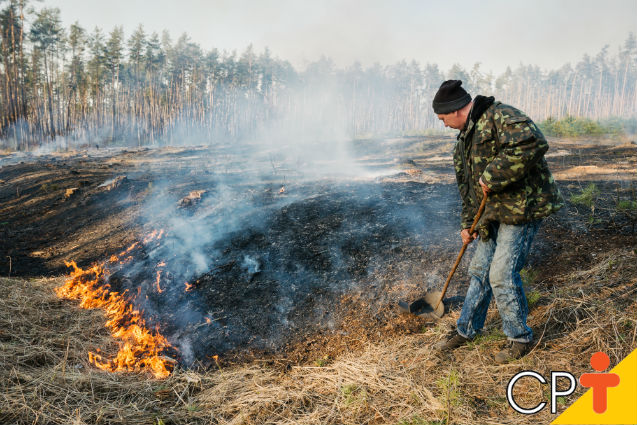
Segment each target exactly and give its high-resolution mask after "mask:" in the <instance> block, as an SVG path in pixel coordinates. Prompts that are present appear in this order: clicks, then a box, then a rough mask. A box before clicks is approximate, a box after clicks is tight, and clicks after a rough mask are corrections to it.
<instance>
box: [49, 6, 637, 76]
mask: <svg viewBox="0 0 637 425" xmlns="http://www.w3.org/2000/svg"><path fill="white" fill-rule="evenodd" d="M43 5H44V6H45V7H59V8H60V10H61V16H62V20H63V22H64V25H65V26H66V27H68V25H70V24H71V23H73V22H75V21H76V20H77V21H79V22H80V25H82V26H83V27H84V28H87V29H89V30H92V29H93V28H94V27H95V26H99V27H100V28H102V29H103V30H104V31H105V32H109V31H110V30H111V29H112V28H113V27H114V26H115V25H122V26H123V27H124V31H125V33H126V36H127V37H128V36H129V35H130V34H131V33H132V31H133V30H134V29H135V28H136V27H137V25H138V24H140V23H141V24H143V25H144V28H145V30H146V32H147V33H150V32H152V31H157V32H158V33H159V34H161V31H162V30H163V29H167V30H168V31H170V34H171V36H172V38H173V40H176V39H177V37H178V36H179V35H181V34H182V33H184V32H186V33H188V34H189V35H190V37H191V39H192V40H193V41H195V42H197V43H199V45H201V47H203V48H204V49H206V50H208V49H211V48H213V47H216V48H218V49H219V50H228V51H230V50H233V49H236V50H237V51H238V52H241V51H242V50H244V49H245V47H246V46H247V45H249V44H250V43H252V44H253V45H254V47H255V49H256V50H257V52H261V51H262V50H263V48H264V47H265V46H268V47H269V48H270V50H271V51H272V53H273V55H274V56H278V57H279V58H281V59H287V60H289V61H290V62H291V63H292V64H293V65H294V66H295V67H299V68H303V67H304V65H305V64H307V62H309V61H313V60H316V59H318V58H320V57H321V55H325V56H329V57H331V58H332V59H333V60H334V62H335V63H336V64H337V65H338V66H341V67H344V66H348V65H350V64H351V63H352V62H354V61H355V60H358V61H360V62H361V63H362V64H363V65H365V66H366V65H370V64H372V63H374V62H380V63H381V64H390V63H394V62H396V61H399V60H401V59H408V60H409V59H416V60H418V61H419V62H421V63H426V62H432V63H437V64H438V65H440V66H441V68H442V69H443V70H445V71H446V70H448V69H449V68H450V66H451V65H452V64H453V63H460V64H461V65H463V66H465V67H471V66H472V65H473V64H474V63H475V62H481V63H482V69H483V70H485V71H488V70H492V71H494V72H495V73H500V72H502V71H503V70H504V69H505V68H506V66H507V65H511V66H512V67H515V66H517V65H518V64H519V63H521V62H523V63H525V64H529V63H532V64H537V65H540V66H541V67H542V68H545V69H547V68H557V67H559V66H561V65H563V64H564V63H566V62H571V63H574V62H576V61H578V60H579V59H580V58H581V57H582V55H583V54H584V53H589V54H591V55H595V54H596V53H598V52H599V50H600V49H601V48H602V47H603V46H604V45H606V44H609V45H610V48H611V50H610V53H612V54H614V53H615V52H616V51H617V48H618V46H619V45H621V44H622V43H623V42H624V40H625V39H626V37H627V36H628V33H629V32H630V31H632V32H635V33H637V0H526V1H516V0H509V1H504V0H497V1H496V0H483V1H469V0H449V1H442V0H441V1H425V0H420V1H417V0H412V1H407V0H384V1H381V0H311V1H308V0H278V1H274V0H208V1H206V0H155V1H152V0H99V1H98V0H45V1H44V3H43ZM39 7H41V6H39Z"/></svg>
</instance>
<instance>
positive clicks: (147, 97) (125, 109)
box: [0, 0, 637, 150]
mask: <svg viewBox="0 0 637 425" xmlns="http://www.w3.org/2000/svg"><path fill="white" fill-rule="evenodd" d="M26 3H27V0H4V1H3V0H0V5H1V4H4V7H3V8H2V9H1V10H0V30H1V35H2V38H1V46H0V47H1V49H0V102H1V103H0V139H2V141H3V145H4V146H5V147H6V148H10V149H19V150H31V149H34V148H37V147H40V146H41V145H44V144H46V143H48V142H49V141H51V140H53V139H56V138H57V139H58V140H59V139H62V140H64V141H65V142H68V143H73V142H74V141H75V142H80V143H84V144H98V145H100V146H107V145H111V144H127V145H179V144H183V143H198V144H207V143H211V142H215V141H219V140H223V141H232V140H239V139H245V138H250V137H258V135H259V134H261V133H260V132H261V131H263V130H264V129H265V128H268V129H270V130H271V129H272V128H274V129H277V128H278V129H279V130H281V131H283V130H284V129H285V128H287V127H289V126H291V125H293V126H295V128H297V129H299V131H300V132H301V134H303V133H311V132H320V129H321V128H322V127H325V126H339V127H342V128H343V131H344V132H345V134H346V136H348V137H362V136H365V135H376V134H405V133H410V132H418V131H422V130H424V129H428V128H440V124H439V122H438V120H437V118H436V116H435V115H434V114H433V113H432V112H431V107H430V105H431V100H432V97H433V95H434V94H435V91H436V89H437V88H438V86H439V85H440V83H441V82H442V81H443V80H445V79H448V78H457V79H462V80H463V81H464V84H465V86H466V87H467V89H468V90H469V91H470V92H471V93H472V94H474V95H475V94H485V95H490V94H491V95H495V96H496V98H497V99H499V100H502V101H504V102H507V103H510V104H512V105H515V106H517V107H519V108H521V109H523V110H525V111H526V112H527V113H528V114H529V115H531V116H532V117H533V118H534V119H535V120H540V119H545V118H548V117H552V118H555V119H560V118H562V117H566V116H578V117H589V118H594V119H602V118H607V117H635V116H637V40H636V38H635V35H634V34H632V33H631V34H629V35H628V37H627V38H626V40H625V42H624V43H623V45H622V46H620V47H619V48H618V49H617V51H616V52H615V53H613V54H611V52H610V48H609V47H608V46H606V47H604V48H603V49H602V50H601V51H600V52H599V53H598V54H596V55H595V56H588V55H585V56H584V57H583V58H582V59H581V60H580V61H579V62H578V63H576V64H575V65H571V64H566V65H564V66H562V67H561V68H559V69H557V70H549V71H545V70H542V69H540V68H539V67H538V66H535V65H519V66H518V67H517V68H515V69H511V68H508V69H507V70H506V72H504V73H502V74H501V75H498V76H495V75H493V74H492V73H485V72H483V71H482V70H481V67H480V64H479V63H477V64H475V65H474V66H473V67H472V68H471V69H464V68H463V67H462V66H460V65H454V66H453V67H452V68H451V69H450V70H448V71H447V72H443V71H442V70H441V69H440V68H439V67H438V66H437V65H436V64H431V63H428V64H425V65H421V64H419V63H418V62H416V61H401V62H398V63H396V64H392V65H387V66H382V65H380V64H375V65H373V66H370V67H367V68H363V67H362V66H361V65H360V64H359V63H354V64H353V65H352V66H350V67H348V68H346V69H338V68H337V67H335V66H334V64H333V63H332V61H331V60H329V59H328V58H324V57H323V58H321V59H319V60H317V61H315V62H313V63H310V64H309V65H308V66H307V67H306V69H304V70H302V71H300V70H296V69H295V68H294V67H293V66H292V65H291V64H290V63H289V62H288V61H285V60H282V59H279V58H277V57H274V56H273V55H272V53H271V52H270V51H269V50H268V49H267V48H266V49H265V50H264V51H262V52H255V51H254V49H253V47H252V46H248V47H247V48H246V49H245V50H244V51H243V52H242V53H240V54H237V53H236V52H234V51H233V52H220V51H219V50H217V49H212V50H209V51H206V50H204V49H202V48H201V47H200V46H199V45H198V44H197V43H195V42H193V41H191V40H190V38H189V37H188V35H187V34H183V35H181V36H180V37H179V38H177V39H176V40H173V39H172V38H171V36H170V34H169V33H168V32H166V31H164V32H163V33H162V34H161V35H160V34H158V33H155V32H153V33H150V34H149V33H147V32H146V31H145V29H144V27H143V26H142V25H139V26H138V27H137V28H136V29H135V31H134V32H133V33H132V34H131V35H130V36H129V37H128V38H126V37H125V35H124V31H123V29H122V27H115V28H113V29H112V30H111V31H110V32H109V33H105V32H103V31H102V30H101V29H100V28H95V29H93V30H91V31H89V30H87V29H85V28H83V27H82V26H81V25H80V24H79V23H78V22H76V23H74V24H72V25H71V26H69V27H68V28H64V27H63V25H62V23H61V19H60V11H59V9H55V8H46V7H45V8H42V9H41V10H39V11H35V10H30V9H29V8H28V7H27V4H26ZM25 15H26V17H25Z"/></svg>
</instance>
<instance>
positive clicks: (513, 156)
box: [482, 108, 549, 192]
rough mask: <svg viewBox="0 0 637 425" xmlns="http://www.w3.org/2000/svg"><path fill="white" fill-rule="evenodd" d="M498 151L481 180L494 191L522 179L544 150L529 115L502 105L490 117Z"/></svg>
mask: <svg viewBox="0 0 637 425" xmlns="http://www.w3.org/2000/svg"><path fill="white" fill-rule="evenodd" d="M493 119H494V121H495V126H496V129H497V130H496V131H497V139H498V144H499V149H498V150H499V152H498V154H497V155H496V157H495V158H494V159H493V161H491V163H490V164H489V165H487V167H486V169H485V170H484V173H483V174H482V180H483V181H484V183H485V184H486V185H487V187H488V188H489V189H491V190H493V191H494V192H500V191H502V190H503V189H504V188H506V187H507V186H508V185H510V184H512V183H515V182H517V181H518V180H520V179H522V178H523V177H524V176H525V175H526V174H527V172H528V171H529V169H530V168H531V167H533V165H535V164H536V163H537V162H538V161H539V160H540V159H541V158H542V156H543V155H544V153H545V152H546V151H547V150H548V148H549V146H548V143H547V141H546V139H545V138H544V135H543V134H542V132H541V131H540V130H539V129H538V128H537V126H536V125H535V124H534V123H533V121H531V119H530V118H529V117H527V116H526V115H524V114H523V113H521V112H520V111H518V110H517V109H514V108H503V110H500V111H497V112H496V113H495V115H494V117H493Z"/></svg>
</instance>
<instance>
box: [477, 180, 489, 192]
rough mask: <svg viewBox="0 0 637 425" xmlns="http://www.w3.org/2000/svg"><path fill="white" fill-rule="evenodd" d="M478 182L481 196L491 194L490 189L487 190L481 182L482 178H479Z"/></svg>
mask: <svg viewBox="0 0 637 425" xmlns="http://www.w3.org/2000/svg"><path fill="white" fill-rule="evenodd" d="M478 182H479V183H480V187H482V194H483V195H484V196H487V193H489V192H491V189H489V188H488V187H487V185H486V184H485V183H484V182H483V181H482V177H480V180H479V181H478Z"/></svg>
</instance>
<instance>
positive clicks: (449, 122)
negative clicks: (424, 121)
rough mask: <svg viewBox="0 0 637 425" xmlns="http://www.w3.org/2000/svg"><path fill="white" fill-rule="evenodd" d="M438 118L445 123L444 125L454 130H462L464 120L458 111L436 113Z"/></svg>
mask: <svg viewBox="0 0 637 425" xmlns="http://www.w3.org/2000/svg"><path fill="white" fill-rule="evenodd" d="M438 119H439V120H440V121H442V122H444V123H445V127H451V128H455V129H456V130H462V127H464V124H465V121H466V120H465V119H463V117H462V116H461V115H460V114H459V111H453V112H449V113H448V114H438Z"/></svg>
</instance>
